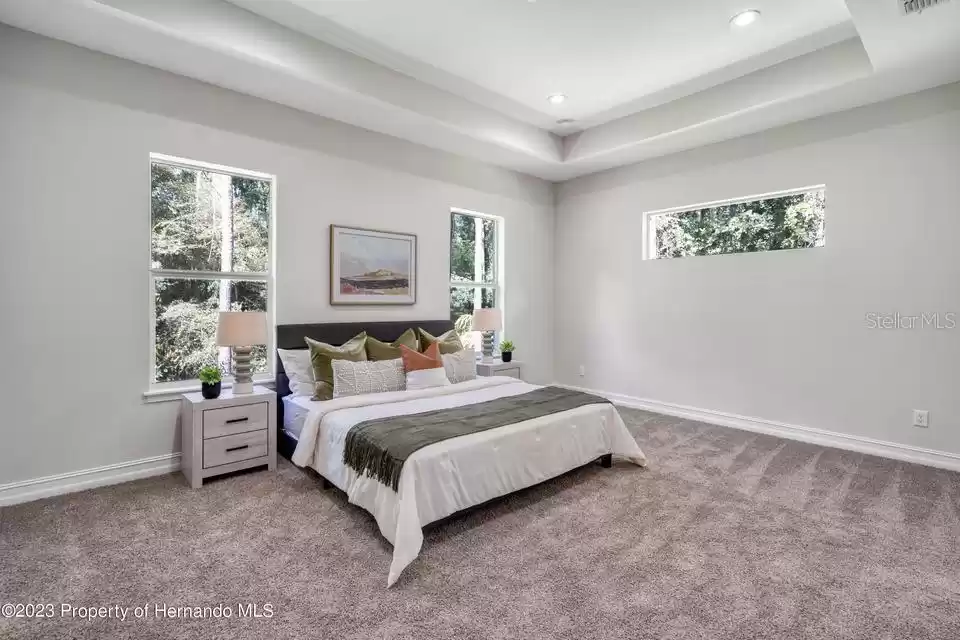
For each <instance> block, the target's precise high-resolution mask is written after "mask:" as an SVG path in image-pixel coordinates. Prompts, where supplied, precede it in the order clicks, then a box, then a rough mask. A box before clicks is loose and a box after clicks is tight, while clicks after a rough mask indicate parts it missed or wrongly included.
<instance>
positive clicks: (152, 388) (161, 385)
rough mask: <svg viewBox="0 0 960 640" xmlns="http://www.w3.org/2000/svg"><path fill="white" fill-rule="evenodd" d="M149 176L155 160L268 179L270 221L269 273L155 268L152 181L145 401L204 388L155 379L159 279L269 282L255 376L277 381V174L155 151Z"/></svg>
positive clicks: (226, 381)
mask: <svg viewBox="0 0 960 640" xmlns="http://www.w3.org/2000/svg"><path fill="white" fill-rule="evenodd" d="M148 162H149V164H148V165H147V175H148V176H150V175H152V167H153V163H155V162H156V163H160V164H166V165H171V166H176V167H181V168H183V169H190V170H193V171H211V172H215V173H222V174H226V175H230V176H234V177H237V178H250V179H254V180H264V181H266V182H269V183H270V224H269V227H268V229H267V271H266V272H255V273H250V272H241V271H238V272H230V273H226V272H222V271H180V270H177V269H155V268H154V267H153V224H152V220H153V210H152V209H153V203H152V201H151V188H150V183H148V185H147V216H148V218H147V219H148V220H149V221H150V224H148V225H147V227H148V231H147V253H146V255H147V278H148V285H147V290H148V291H147V293H148V296H149V298H148V300H149V302H148V309H149V317H148V320H147V321H148V323H149V329H148V330H149V335H150V358H149V360H150V362H149V368H148V370H147V390H146V391H145V392H144V393H143V400H144V402H145V403H153V402H169V401H171V400H177V399H179V397H180V394H183V393H190V392H194V391H199V390H200V380H199V379H196V378H194V379H192V380H177V381H175V382H155V381H154V378H153V376H154V373H155V371H156V366H157V342H156V340H157V334H156V314H157V309H156V289H155V285H156V278H158V277H159V278H183V279H191V278H192V279H198V280H244V281H254V282H266V283H267V326H268V327H269V330H268V332H267V371H266V372H261V373H257V374H255V375H254V376H253V381H254V383H255V384H264V383H271V384H272V383H273V382H274V380H275V373H274V366H275V361H276V358H274V357H271V354H274V353H276V350H275V343H276V331H275V330H274V327H275V326H276V325H275V322H274V318H275V313H276V251H275V248H276V237H277V234H276V217H277V216H276V214H277V177H276V176H274V175H271V174H268V173H261V172H259V171H247V170H245V169H237V168H235V167H227V166H224V165H219V164H213V163H209V162H202V161H199V160H188V159H186V158H179V157H176V156H169V155H164V154H161V153H151V154H150V156H149V159H148ZM232 386H233V376H224V378H223V387H224V388H228V389H229V388H231V387H232Z"/></svg>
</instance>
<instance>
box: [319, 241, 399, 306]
mask: <svg viewBox="0 0 960 640" xmlns="http://www.w3.org/2000/svg"><path fill="white" fill-rule="evenodd" d="M417 258H418V252H417V236H416V235H414V234H412V233H397V232H393V231H379V230H376V229H363V228H360V227H345V226H340V225H335V224H331V225H330V304H331V305H412V304H416V302H417Z"/></svg>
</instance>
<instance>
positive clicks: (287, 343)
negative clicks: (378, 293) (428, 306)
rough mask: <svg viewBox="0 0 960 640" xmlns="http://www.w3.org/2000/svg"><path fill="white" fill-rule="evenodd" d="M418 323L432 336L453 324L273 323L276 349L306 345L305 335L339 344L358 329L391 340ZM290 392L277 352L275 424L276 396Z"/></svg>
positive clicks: (353, 334)
mask: <svg viewBox="0 0 960 640" xmlns="http://www.w3.org/2000/svg"><path fill="white" fill-rule="evenodd" d="M417 327H422V328H423V330H424V331H427V332H428V333H431V334H433V335H435V336H437V335H440V334H441V333H443V332H445V331H449V330H450V329H452V328H453V321H451V320H397V321H395V322H335V323H329V324H281V325H278V326H277V348H278V349H306V348H307V345H306V343H305V342H304V341H303V339H304V338H305V337H306V338H312V339H314V340H319V341H320V342H326V343H327V344H333V345H341V344H343V343H344V342H346V341H347V340H349V339H350V338H352V337H353V336H355V335H357V334H358V333H360V332H361V331H366V332H367V335H369V336H373V337H374V338H376V339H377V340H383V341H384V342H393V341H394V340H396V339H397V338H399V337H400V335H401V334H402V333H403V332H404V331H406V330H407V329H410V328H413V329H416V328H417ZM286 395H290V383H289V380H288V379H287V374H286V373H284V371H283V363H282V362H280V356H277V410H278V411H279V412H280V416H279V422H278V425H281V429H282V425H283V403H282V402H280V398H282V397H283V396H286Z"/></svg>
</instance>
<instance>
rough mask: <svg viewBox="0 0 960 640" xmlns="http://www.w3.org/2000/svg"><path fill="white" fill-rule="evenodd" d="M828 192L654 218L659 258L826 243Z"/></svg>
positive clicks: (796, 247)
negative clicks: (824, 241) (824, 233)
mask: <svg viewBox="0 0 960 640" xmlns="http://www.w3.org/2000/svg"><path fill="white" fill-rule="evenodd" d="M823 214H824V193H823V191H816V192H811V193H805V194H797V195H792V196H783V197H779V198H769V199H767V200H759V201H755V202H745V203H739V204H732V205H723V206H720V207H712V208H708V209H698V210H695V211H687V212H684V213H680V214H665V215H658V216H655V218H654V223H655V228H656V250H657V257H658V258H681V257H686V256H704V255H717V254H724V253H748V252H754V251H775V250H778V249H800V248H807V247H818V246H822V245H823Z"/></svg>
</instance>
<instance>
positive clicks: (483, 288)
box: [450, 209, 503, 352]
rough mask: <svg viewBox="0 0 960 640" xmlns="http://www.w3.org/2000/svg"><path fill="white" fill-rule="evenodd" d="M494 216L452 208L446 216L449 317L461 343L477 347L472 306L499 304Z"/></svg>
mask: <svg viewBox="0 0 960 640" xmlns="http://www.w3.org/2000/svg"><path fill="white" fill-rule="evenodd" d="M499 233H500V221H499V219H498V218H494V217H492V216H486V215H482V214H478V213H474V212H470V211H461V210H456V209H455V210H454V211H453V213H452V215H451V219H450V319H451V320H453V322H454V325H455V326H456V329H457V333H458V334H460V339H461V340H462V341H463V343H464V345H472V346H473V347H474V348H475V349H476V351H477V352H479V351H480V347H481V341H482V340H481V337H480V333H479V332H475V331H472V328H473V310H474V309H489V308H493V307H502V306H503V305H501V304H499V296H500V286H499V272H500V269H499V263H498V260H499V258H500V256H499V253H498V249H499V246H500V241H499Z"/></svg>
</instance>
